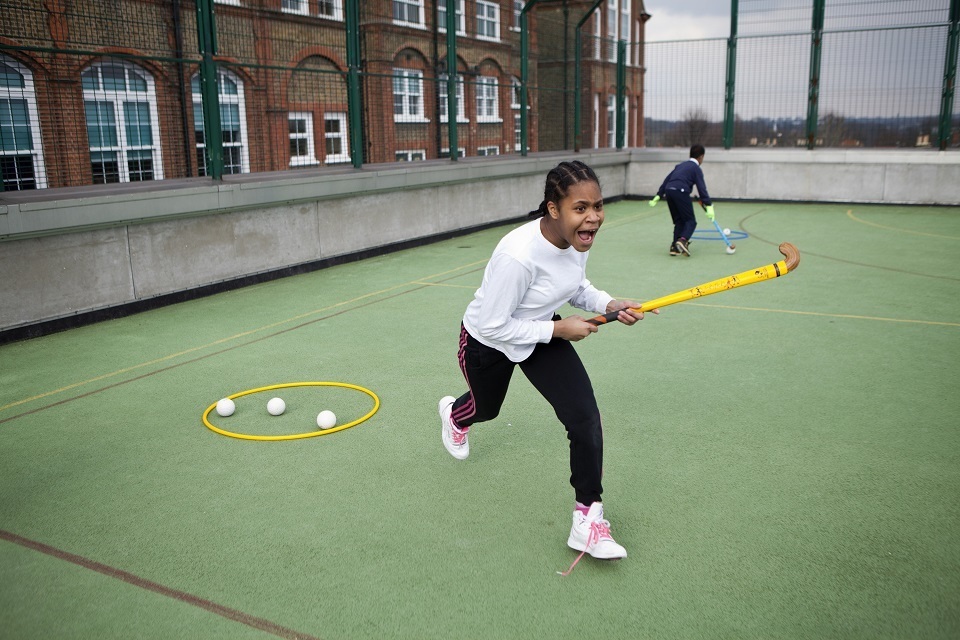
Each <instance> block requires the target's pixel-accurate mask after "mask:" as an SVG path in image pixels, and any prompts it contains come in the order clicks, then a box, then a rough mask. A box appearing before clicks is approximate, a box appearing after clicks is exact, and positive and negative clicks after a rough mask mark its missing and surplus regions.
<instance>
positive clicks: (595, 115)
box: [593, 93, 600, 149]
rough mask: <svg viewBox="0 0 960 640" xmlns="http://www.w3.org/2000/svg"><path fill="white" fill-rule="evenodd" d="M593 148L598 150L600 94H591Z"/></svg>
mask: <svg viewBox="0 0 960 640" xmlns="http://www.w3.org/2000/svg"><path fill="white" fill-rule="evenodd" d="M593 148H594V149H599V148H600V94H599V93H595V94H593Z"/></svg>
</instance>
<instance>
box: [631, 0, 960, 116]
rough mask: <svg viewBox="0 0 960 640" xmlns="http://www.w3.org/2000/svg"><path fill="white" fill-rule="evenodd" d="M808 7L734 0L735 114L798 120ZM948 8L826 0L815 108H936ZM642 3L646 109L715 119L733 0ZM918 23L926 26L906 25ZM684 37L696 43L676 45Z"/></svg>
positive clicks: (902, 1)
mask: <svg viewBox="0 0 960 640" xmlns="http://www.w3.org/2000/svg"><path fill="white" fill-rule="evenodd" d="M812 5H813V0H740V2H739V7H740V24H739V27H738V29H737V32H738V34H739V36H740V39H739V40H738V44H737V74H736V79H737V86H736V114H737V116H738V117H741V118H745V119H749V118H755V117H778V118H798V117H805V115H806V109H807V98H808V90H809V73H810V36H809V30H810V22H811V20H812ZM949 6H950V0H883V1H882V2H881V1H880V0H828V2H827V11H826V14H825V18H824V27H825V29H826V32H827V33H826V35H825V37H824V40H823V48H822V61H821V68H820V85H819V86H820V94H819V95H820V104H819V110H820V113H821V114H824V113H828V112H835V113H838V114H840V115H844V116H858V117H867V116H870V117H895V116H928V115H931V114H934V115H936V114H938V112H939V108H940V106H939V105H940V94H941V89H942V87H941V85H942V78H943V66H944V62H943V59H944V52H945V51H946V49H945V47H946V33H947V30H946V26H945V24H944V23H945V22H946V21H947V20H948V17H947V14H948V10H949ZM644 8H645V9H646V11H647V13H649V14H650V16H651V18H650V20H649V21H648V22H647V23H646V41H647V42H648V43H650V44H651V45H652V46H648V47H646V56H647V57H646V67H647V74H646V78H645V89H646V94H647V95H646V98H645V106H646V111H647V115H648V116H649V117H651V118H655V119H661V118H662V119H677V118H678V117H679V116H682V115H683V114H684V113H687V112H688V111H690V110H698V111H700V112H702V113H705V114H706V115H707V116H708V118H709V119H711V120H715V121H716V120H720V119H722V117H723V106H724V82H725V74H726V41H725V39H726V38H728V37H729V35H730V0H644ZM919 25H924V26H923V27H922V28H913V27H914V26H919ZM930 25H936V26H930ZM907 26H910V27H911V28H899V29H889V27H907ZM863 28H875V29H876V30H870V31H862V29H863ZM771 34H780V35H777V36H776V37H770V36H771ZM751 36H753V37H751ZM758 36H766V37H758ZM705 39H719V40H707V41H706V42H703V40H705ZM685 40H698V41H700V42H676V41H685ZM664 41H669V42H664ZM656 43H660V44H656ZM958 104H960V101H956V102H955V105H958Z"/></svg>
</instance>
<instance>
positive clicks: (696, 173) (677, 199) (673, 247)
mask: <svg viewBox="0 0 960 640" xmlns="http://www.w3.org/2000/svg"><path fill="white" fill-rule="evenodd" d="M705 154H706V150H705V149H704V148H703V145H701V144H695V145H693V146H692V147H690V158H689V159H688V160H684V161H683V162H681V163H680V164H678V165H677V166H676V167H674V168H673V171H671V172H670V174H669V175H668V176H667V177H666V178H665V179H664V181H663V184H661V185H660V189H659V190H658V191H657V195H656V197H654V199H653V200H651V201H650V206H651V207H652V206H654V205H656V204H657V202H659V201H660V198H664V197H665V198H666V199H667V205H668V206H669V207H670V217H671V218H673V242H671V243H670V255H672V256H675V255H679V254H683V255H687V256H689V255H690V236H692V235H693V231H694V229H696V228H697V217H696V216H695V215H694V213H693V204H692V203H691V202H690V193H691V190H692V188H693V185H696V186H697V193H698V194H699V195H700V202H702V203H703V205H704V210H705V212H706V214H707V218H709V219H710V220H713V218H714V215H715V214H714V213H713V202H712V201H711V200H710V194H709V193H707V185H706V184H704V182H703V170H702V169H701V168H700V165H701V164H703V156H704V155H705Z"/></svg>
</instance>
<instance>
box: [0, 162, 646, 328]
mask: <svg viewBox="0 0 960 640" xmlns="http://www.w3.org/2000/svg"><path fill="white" fill-rule="evenodd" d="M578 158H579V159H582V160H583V161H585V162H587V163H588V164H590V165H591V166H593V167H594V169H595V170H596V171H597V173H598V175H599V177H600V179H601V182H602V183H603V186H604V193H605V195H606V196H607V197H615V196H622V195H624V187H625V184H626V167H627V164H628V160H629V153H628V152H626V151H623V152H608V153H598V154H593V155H590V154H582V156H578ZM567 159H570V156H569V155H554V154H538V155H537V156H536V157H530V158H521V157H516V158H513V157H508V158H502V159H500V160H498V161H495V162H491V161H489V160H486V161H481V160H479V159H473V160H472V159H464V160H461V161H459V162H457V163H452V162H447V161H444V162H439V163H417V164H414V165H408V164H403V165H395V164H392V165H381V166H379V167H374V166H368V167H365V168H363V169H360V170H352V169H350V170H344V171H342V172H334V173H330V172H324V173H315V174H310V173H303V174H284V175H283V176H280V177H278V176H276V175H267V176H256V175H246V176H240V177H230V178H228V179H226V180H224V181H223V183H221V184H211V183H210V182H209V181H201V182H198V181H185V182H184V183H174V182H172V181H168V182H163V183H157V184H156V185H154V186H153V188H152V189H149V188H148V187H149V186H150V185H147V187H145V186H144V185H143V184H141V185H122V186H120V187H114V188H109V189H107V188H100V189H97V188H85V189H69V190H68V189H58V190H56V191H55V192H54V191H52V190H51V191H47V192H33V193H26V192H24V193H20V194H4V196H5V197H4V198H3V200H2V201H3V202H4V203H5V205H4V206H3V207H0V238H3V241H0V273H3V274H4V278H2V279H0V331H5V330H9V329H12V328H17V327H22V326H27V325H32V324H37V323H41V322H47V321H51V320H59V319H62V318H68V317H71V316H76V315H78V314H84V313H89V312H92V311H98V310H103V309H110V308H113V307H121V306H123V305H128V304H131V303H135V302H140V301H144V300H149V299H151V298H156V297H159V296H164V295H170V294H175V293H178V292H183V291H189V290H193V289H198V288H200V287H205V286H209V285H215V284H218V283H223V282H227V281H230V280H236V279H239V278H244V277H249V276H255V275H257V274H264V273H269V272H272V271H278V270H283V269H288V268H290V267H295V266H297V265H309V264H311V263H316V262H320V261H323V260H326V259H330V258H336V257H338V256H345V255H350V254H356V253H359V252H364V251H371V250H376V249H378V248H382V247H389V246H391V245H397V244H402V243H406V242H410V241H415V240H420V239H426V238H431V237H434V236H442V235H444V234H450V233H455V232H457V231H458V230H465V229H470V228H476V227H480V226H484V225H490V224H496V223H499V222H505V221H509V220H515V219H518V218H521V217H522V216H524V215H526V213H527V212H528V211H530V210H531V209H535V208H536V207H537V206H538V205H539V203H540V200H541V199H542V198H543V184H544V178H545V176H546V174H547V172H548V171H549V170H550V169H551V168H552V167H554V166H556V164H557V163H559V162H561V161H563V160H567Z"/></svg>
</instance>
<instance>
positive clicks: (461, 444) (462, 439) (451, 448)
mask: <svg viewBox="0 0 960 640" xmlns="http://www.w3.org/2000/svg"><path fill="white" fill-rule="evenodd" d="M455 400H456V398H454V397H453V396H444V397H442V398H440V402H439V404H438V405H437V410H438V411H439V412H440V423H441V424H442V425H443V426H442V428H441V430H440V437H441V438H442V440H443V446H444V447H446V449H447V451H448V452H449V453H450V455H452V456H453V457H454V458H456V459H457V460H464V459H466V457H467V456H469V455H470V443H469V442H468V441H467V431H468V429H463V430H460V429H457V428H456V427H455V426H453V418H451V417H450V414H451V413H452V412H453V402H454V401H455Z"/></svg>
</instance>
